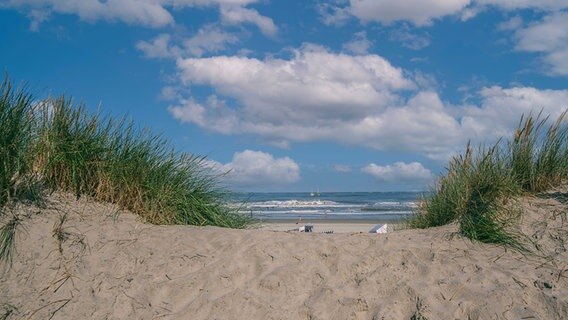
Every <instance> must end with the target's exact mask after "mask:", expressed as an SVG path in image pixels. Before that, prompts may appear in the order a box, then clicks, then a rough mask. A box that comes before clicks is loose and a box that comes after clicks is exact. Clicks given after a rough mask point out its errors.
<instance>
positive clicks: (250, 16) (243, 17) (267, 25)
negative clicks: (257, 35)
mask: <svg viewBox="0 0 568 320" xmlns="http://www.w3.org/2000/svg"><path fill="white" fill-rule="evenodd" d="M221 19H222V20H223V22H225V23H228V24H242V23H252V24H254V25H256V26H257V27H258V28H259V29H260V31H261V32H262V33H263V34H265V35H267V36H274V35H276V33H277V32H278V28H277V27H276V25H275V24H274V22H273V21H272V19H270V18H268V17H265V16H263V15H261V14H260V13H258V11H256V10H254V9H248V8H244V7H240V6H221Z"/></svg>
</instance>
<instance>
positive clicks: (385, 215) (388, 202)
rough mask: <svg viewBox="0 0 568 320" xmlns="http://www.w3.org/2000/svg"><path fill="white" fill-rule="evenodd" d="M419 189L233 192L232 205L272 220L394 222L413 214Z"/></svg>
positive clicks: (418, 196)
mask: <svg viewBox="0 0 568 320" xmlns="http://www.w3.org/2000/svg"><path fill="white" fill-rule="evenodd" d="M422 196H424V193H420V192H321V193H314V192H285V193H236V194H234V195H233V196H232V198H231V200H230V202H231V205H232V206H233V207H235V208H237V209H238V211H239V212H240V213H241V214H246V215H250V216H251V217H252V218H254V219H258V220H274V221H312V220H349V221H396V220H403V219H405V218H408V217H409V216H410V215H412V214H413V213H414V212H415V210H416V208H417V207H418V202H419V200H420V198H421V197H422Z"/></svg>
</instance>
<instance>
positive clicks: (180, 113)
mask: <svg viewBox="0 0 568 320" xmlns="http://www.w3.org/2000/svg"><path fill="white" fill-rule="evenodd" d="M177 66H178V75H179V76H180V82H181V85H185V86H189V87H191V86H192V85H206V86H209V87H211V89H212V92H213V93H212V94H211V95H210V96H209V97H208V98H207V99H205V100H196V99H195V98H194V97H186V98H182V99H180V100H179V101H178V103H176V104H173V105H172V106H171V107H170V109H169V110H170V112H171V114H172V115H173V116H174V117H175V118H177V119H179V120H181V121H182V122H187V123H192V124H194V125H197V126H199V127H202V128H205V129H207V130H211V131H214V132H219V133H223V134H253V135H257V136H259V137H261V138H262V139H263V140H264V141H275V142H278V144H282V145H285V146H289V142H309V141H333V142H336V143H342V144H347V145H358V146H364V147H369V148H374V149H378V150H388V151H393V150H394V151H405V152H413V153H418V154H422V155H425V156H427V157H429V158H431V159H440V160H446V159H447V158H448V157H449V156H451V155H452V154H455V152H456V151H458V150H460V148H461V147H462V146H463V145H464V144H465V143H466V142H467V140H469V139H474V140H475V141H480V142H481V141H486V140H491V139H496V138H498V137H502V136H507V135H509V134H510V133H511V132H512V130H513V128H514V126H515V125H516V121H518V119H519V117H520V116H521V115H522V114H527V113H529V112H531V111H532V112H533V113H537V112H538V111H540V109H541V108H542V109H544V112H545V113H546V114H551V116H552V117H556V116H558V115H559V114H560V113H561V112H562V111H563V110H564V108H565V107H566V106H565V101H568V90H539V89H536V88H531V87H514V88H502V87H497V86H495V87H486V88H483V89H481V90H480V91H478V92H477V93H475V95H477V97H478V98H479V100H480V103H479V104H477V105H460V106H454V105H451V104H448V103H445V102H444V101H442V100H441V99H440V97H439V95H438V94H437V93H436V92H435V91H434V90H432V89H426V88H425V87H424V86H422V85H418V84H417V83H420V82H421V81H418V80H419V79H414V78H410V73H408V72H405V71H404V70H401V69H400V68H397V67H395V66H393V65H391V64H390V63H389V62H388V61H387V60H385V59H384V58H382V57H380V56H377V55H372V54H368V55H356V56H350V55H346V54H341V53H332V52H329V51H328V50H325V49H324V48H321V47H313V46H305V47H303V48H300V49H298V50H296V51H295V53H294V55H293V57H291V58H289V59H276V58H266V59H264V60H260V59H254V58H247V57H235V56H217V57H210V58H189V59H180V60H178V64H177ZM266 84H270V85H266ZM259 88H262V90H259ZM492 141H494V140H492Z"/></svg>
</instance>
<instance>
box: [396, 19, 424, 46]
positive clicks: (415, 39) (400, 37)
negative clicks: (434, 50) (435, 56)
mask: <svg viewBox="0 0 568 320" xmlns="http://www.w3.org/2000/svg"><path fill="white" fill-rule="evenodd" d="M390 40H391V41H398V42H400V43H401V44H402V46H403V47H406V48H408V49H412V50H421V49H424V48H426V47H427V46H429V45H430V36H429V35H428V34H422V35H419V34H416V33H412V32H410V30H409V28H408V26H406V25H404V26H403V27H402V28H397V29H394V30H393V31H391V34H390Z"/></svg>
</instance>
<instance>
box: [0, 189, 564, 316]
mask: <svg viewBox="0 0 568 320" xmlns="http://www.w3.org/2000/svg"><path fill="white" fill-rule="evenodd" d="M521 202H522V204H523V206H524V208H525V210H524V211H525V214H524V218H523V225H522V226H523V231H524V232H525V233H527V234H528V235H530V236H531V238H532V239H533V240H534V241H535V243H537V245H538V250H536V251H535V252H536V254H535V255H529V256H523V255H522V254H520V253H518V252H514V251H511V250H505V249H503V248H500V247H496V246H492V245H486V244H479V243H472V242H470V241H469V240H467V239H464V238H462V237H460V236H458V235H457V234H456V228H455V226H446V227H442V228H433V229H430V230H406V231H397V232H393V233H390V234H386V235H372V234H368V233H335V234H319V233H312V234H300V233H289V232H278V231H269V230H227V229H221V228H213V227H202V228H200V227H188V226H153V225H147V224H144V223H142V222H141V221H140V220H139V218H138V217H137V216H135V215H133V214H131V213H128V212H121V211H118V210H116V209H115V208H113V207H112V206H110V205H104V204H96V203H90V202H87V201H84V200H81V201H75V200H74V199H72V198H68V197H65V196H61V195H59V196H53V197H51V198H50V199H49V201H48V204H47V208H44V209H40V208H35V207H22V208H20V210H19V214H22V215H25V217H24V218H23V221H22V226H21V227H20V228H19V229H18V237H17V242H16V248H17V252H16V254H15V255H14V256H13V263H12V267H11V268H7V267H6V266H5V268H4V270H3V273H2V274H1V279H0V280H1V281H0V318H2V313H3V312H4V313H5V314H7V315H8V316H7V319H50V318H52V319H567V318H568V279H567V277H568V254H567V253H566V247H565V246H566V243H565V241H566V239H568V221H566V212H567V210H566V209H567V207H566V205H564V204H562V203H560V202H558V201H557V200H554V199H548V200H546V199H523V200H521ZM63 216H65V217H66V218H65V220H64V221H63V220H62V217H63ZM61 222H63V223H62V224H61ZM60 224H61V225H62V228H58V226H59V225H60ZM54 229H55V231H56V232H55V235H56V237H54ZM58 238H59V239H58ZM60 240H61V241H60Z"/></svg>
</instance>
